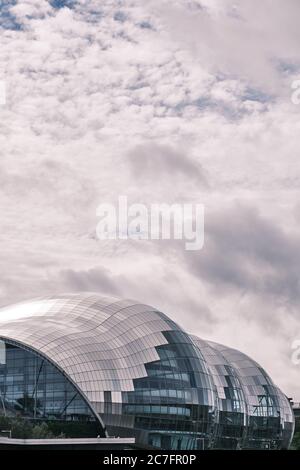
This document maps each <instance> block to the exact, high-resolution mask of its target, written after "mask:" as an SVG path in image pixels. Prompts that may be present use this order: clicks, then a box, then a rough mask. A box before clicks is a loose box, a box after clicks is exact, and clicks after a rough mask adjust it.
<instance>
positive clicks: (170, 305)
mask: <svg viewBox="0 0 300 470" xmlns="http://www.w3.org/2000/svg"><path fill="white" fill-rule="evenodd" d="M283 3H284V5H283ZM0 4H1V11H2V16H1V25H0V35H1V49H0V80H4V81H5V83H6V95H7V96H6V104H5V105H1V106H0V152H1V159H0V263H1V264H0V266H1V273H0V276H1V282H0V304H1V305H5V304H7V303H11V302H16V301H20V300H22V299H26V298H30V297H35V296H40V295H44V294H50V293H56V292H78V291H82V290H85V291H96V292H99V293H100V292H101V293H104V294H113V295H117V296H121V297H130V298H135V299H137V300H140V301H142V302H146V303H150V304H152V305H154V306H156V307H158V308H160V309H162V310H163V311H165V313H167V314H169V315H170V316H171V317H172V318H174V319H175V320H176V321H178V322H180V323H181V324H182V325H183V326H184V327H186V329H188V330H189V331H191V332H193V333H195V334H198V335H199V336H201V337H203V338H207V339H212V340H215V341H219V342H221V343H225V344H228V345H231V346H233V347H236V348H239V349H241V350H243V351H244V352H246V353H248V354H250V355H252V356H253V357H254V358H255V359H256V360H257V361H259V362H260V363H261V364H262V365H263V366H264V367H265V368H266V369H267V370H268V371H269V372H270V374H271V375H272V376H273V378H274V380H275V381H276V382H277V384H278V385H280V386H281V387H282V388H283V390H284V391H285V392H286V393H287V394H288V395H289V396H293V397H294V398H295V399H296V400H297V399H298V400H300V381H299V375H300V366H296V365H293V363H292V361H291V354H292V349H291V344H292V342H293V341H294V340H295V339H297V338H299V339H300V312H299V305H300V269H299V267H300V199H299V188H300V160H299V150H300V144H299V135H300V105H299V106H297V105H296V104H293V103H292V100H291V95H292V88H291V86H292V83H293V81H294V80H299V79H300V46H299V44H300V29H299V17H300V2H299V0H285V1H284V2H282V0H237V1H233V0H147V1H142V0H101V2H100V1H99V0H74V1H72V0H69V1H68V0H65V1H63V0H52V1H47V0H5V1H2V2H0ZM119 195H127V196H128V198H129V201H130V202H138V203H144V204H150V203H162V202H163V203H168V204H171V203H175V202H176V203H186V202H194V203H199V204H204V205H205V208H206V221H205V223H206V227H205V245H204V248H203V250H201V251H198V252H189V251H186V250H185V249H184V244H183V243H181V242H174V241H170V242H168V241H124V240H117V241H109V240H107V241H100V240H98V239H97V237H96V236H95V231H96V225H97V222H98V220H97V217H96V209H97V207H98V205H99V204H100V203H103V202H112V203H116V202H117V198H118V196H119Z"/></svg>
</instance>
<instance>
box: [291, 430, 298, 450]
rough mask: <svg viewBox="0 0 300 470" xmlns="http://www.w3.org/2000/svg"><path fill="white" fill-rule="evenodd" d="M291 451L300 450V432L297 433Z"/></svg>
mask: <svg viewBox="0 0 300 470" xmlns="http://www.w3.org/2000/svg"><path fill="white" fill-rule="evenodd" d="M290 450H300V431H296V432H295V434H294V437H293V441H292V445H291V447H290Z"/></svg>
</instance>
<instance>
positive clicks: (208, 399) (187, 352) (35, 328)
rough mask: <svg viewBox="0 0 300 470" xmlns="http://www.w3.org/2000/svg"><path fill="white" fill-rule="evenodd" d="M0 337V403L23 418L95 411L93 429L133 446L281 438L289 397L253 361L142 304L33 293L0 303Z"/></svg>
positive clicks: (281, 442)
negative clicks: (12, 302) (24, 299)
mask: <svg viewBox="0 0 300 470" xmlns="http://www.w3.org/2000/svg"><path fill="white" fill-rule="evenodd" d="M0 339H2V343H1V342H0V387H1V397H2V398H1V399H2V402H3V403H2V407H3V406H4V407H6V409H7V410H9V409H10V410H11V409H14V410H15V411H17V412H18V413H21V414H22V415H23V416H26V417H30V418H32V417H43V418H44V419H56V420H60V419H63V420H76V419H84V420H90V419H91V420H92V419H97V420H98V421H99V425H100V426H101V429H102V432H103V434H104V433H105V435H107V436H120V437H135V438H136V442H137V444H138V445H140V446H141V447H143V446H150V447H154V448H162V449H213V448H233V449H237V448H287V447H288V445H289V443H290V440H291V437H292V434H293V426H294V419H293V414H292V410H291V407H290V404H289V401H288V400H287V398H286V397H285V396H284V394H283V393H282V392H281V391H280V390H279V389H278V388H277V387H276V386H275V385H274V384H273V382H272V381H271V379H270V378H269V376H268V375H267V374H266V373H265V371H263V369H261V368H260V366H259V365H258V364H256V363H255V362H254V361H252V360H251V359H250V358H248V357H247V356H245V355H244V354H242V353H240V352H238V351H235V350H232V349H230V348H226V347H225V346H222V345H218V344H215V343H212V342H207V341H203V340H201V339H199V338H196V337H194V336H191V335H188V334H187V333H186V332H185V331H184V330H183V329H182V328H181V327H180V326H179V325H177V324H176V323H175V322H173V321H172V320H171V319H170V318H168V317H167V316H166V315H165V314H163V313H162V312H159V311H157V310H156V309H154V308H153V307H150V306H148V305H143V304H138V303H136V302H134V301H131V300H119V299H114V298H103V297H100V296H97V295H89V294H78V295H60V296H55V297H48V298H43V299H36V300H33V301H30V302H25V303H22V304H18V305H15V306H11V307H7V308H4V309H1V310H0ZM4 343H5V344H4ZM1 344H2V347H1ZM3 344H4V347H3ZM0 409H1V408H0Z"/></svg>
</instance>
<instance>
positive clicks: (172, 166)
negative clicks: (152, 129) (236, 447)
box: [129, 143, 208, 187]
mask: <svg viewBox="0 0 300 470" xmlns="http://www.w3.org/2000/svg"><path fill="white" fill-rule="evenodd" d="M129 160H130V164H131V168H132V171H133V173H134V175H135V176H137V177H142V178H143V177H144V178H148V179H151V180H152V181H154V182H155V181H157V178H158V177H159V179H160V178H161V177H163V178H166V177H168V178H172V176H174V175H175V176H181V177H184V178H188V179H189V180H192V181H193V182H197V183H198V184H200V186H202V187H203V186H204V187H207V185H208V182H207V178H206V175H205V172H204V170H203V168H202V166H201V165H200V164H199V163H198V162H195V161H194V160H192V159H191V158H190V157H189V156H188V155H186V154H184V153H183V152H182V151H179V150H176V149H174V148H172V147H170V146H167V145H159V144H156V143H147V144H143V145H138V146H137V147H135V148H134V149H133V150H131V152H130V153H129Z"/></svg>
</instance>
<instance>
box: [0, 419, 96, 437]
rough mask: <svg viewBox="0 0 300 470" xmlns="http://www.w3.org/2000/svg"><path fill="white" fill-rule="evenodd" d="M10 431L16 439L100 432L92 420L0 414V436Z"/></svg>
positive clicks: (91, 434)
mask: <svg viewBox="0 0 300 470" xmlns="http://www.w3.org/2000/svg"><path fill="white" fill-rule="evenodd" d="M10 431H11V437H12V438H16V439H54V438H55V439H59V438H61V439H62V438H68V437H73V438H76V437H83V438H88V437H97V436H98V435H99V434H100V430H99V427H98V425H97V424H96V423H94V422H90V423H86V422H80V421H78V422H74V421H58V420H50V421H41V420H39V421H30V420H29V419H24V418H22V417H18V416H16V417H8V416H0V436H1V435H2V436H4V435H7V434H9V433H10ZM6 433H7V434H6Z"/></svg>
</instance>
